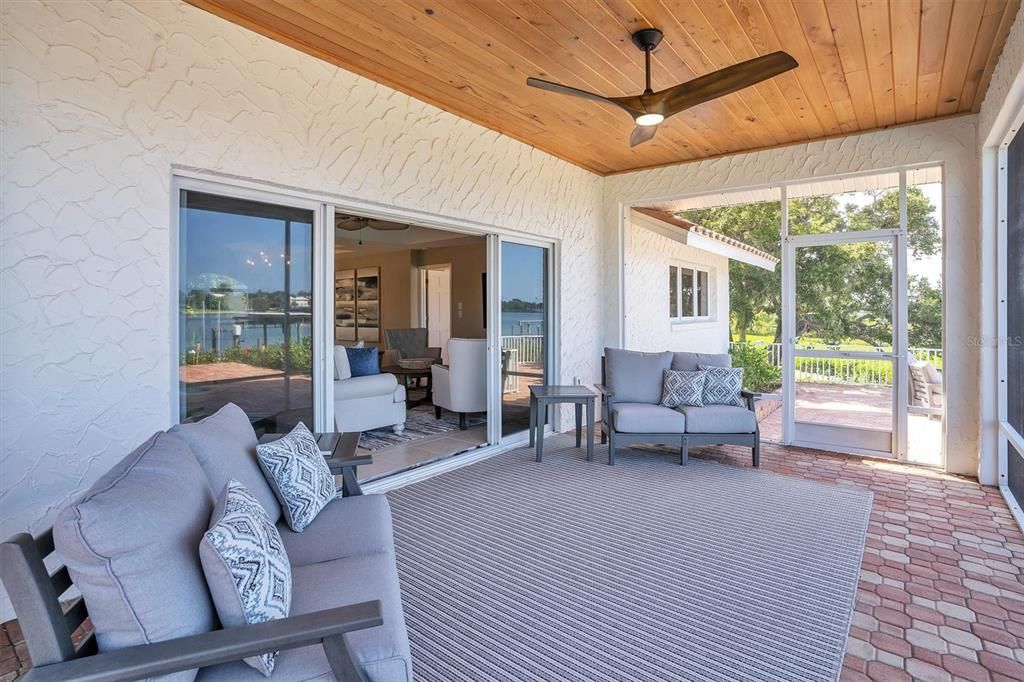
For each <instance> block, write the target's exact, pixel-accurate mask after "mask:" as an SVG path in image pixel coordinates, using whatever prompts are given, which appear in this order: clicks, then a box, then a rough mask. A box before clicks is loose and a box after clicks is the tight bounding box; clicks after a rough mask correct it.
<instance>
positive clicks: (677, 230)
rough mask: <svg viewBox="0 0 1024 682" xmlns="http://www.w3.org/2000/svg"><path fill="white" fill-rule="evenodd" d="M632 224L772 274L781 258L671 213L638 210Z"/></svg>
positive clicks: (631, 218) (633, 214) (632, 216)
mask: <svg viewBox="0 0 1024 682" xmlns="http://www.w3.org/2000/svg"><path fill="white" fill-rule="evenodd" d="M630 222H632V223H633V224H634V225H636V226H637V227H643V228H645V229H648V230H651V231H652V232H656V233H658V234H660V235H662V236H663V237H667V238H669V239H672V240H673V241H677V242H679V243H680V244H686V245H687V246H692V247H693V248H695V249H700V250H701V251H707V252H708V253H713V254H716V255H718V256H725V257H726V258H729V259H731V260H736V261H740V262H741V263H747V264H748V265H753V266H755V267H759V268H764V269H765V270H768V271H774V270H775V266H776V265H777V264H778V263H779V259H778V258H775V257H774V256H772V255H771V254H768V253H765V252H764V251H761V250H759V249H755V248H754V247H752V246H750V245H749V244H744V243H743V242H741V241H739V240H736V239H733V238H732V237H726V236H725V235H723V234H719V233H718V232H713V231H711V230H708V229H706V228H703V227H701V226H700V225H696V224H694V223H691V222H689V221H688V220H682V219H681V218H676V217H675V216H673V215H671V214H668V213H664V212H660V211H654V210H652V209H647V208H634V209H633V210H631V211H630Z"/></svg>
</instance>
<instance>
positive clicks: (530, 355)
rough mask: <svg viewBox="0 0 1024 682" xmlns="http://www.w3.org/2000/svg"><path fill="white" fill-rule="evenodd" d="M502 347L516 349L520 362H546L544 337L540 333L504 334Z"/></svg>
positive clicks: (503, 348)
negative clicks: (528, 334) (527, 334)
mask: <svg viewBox="0 0 1024 682" xmlns="http://www.w3.org/2000/svg"><path fill="white" fill-rule="evenodd" d="M501 349H502V350H512V351H515V355H516V359H517V360H518V361H519V362H533V363H543V362H544V337H543V336H542V335H540V334H536V335H530V336H503V337H501Z"/></svg>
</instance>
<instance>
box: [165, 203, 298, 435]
mask: <svg viewBox="0 0 1024 682" xmlns="http://www.w3.org/2000/svg"><path fill="white" fill-rule="evenodd" d="M179 201H180V204H179V206H180V216H179V259H180V262H179V270H178V284H179V285H178V337H179V338H178V381H179V401H180V408H179V419H180V420H181V421H183V422H186V421H196V420H198V419H201V418H203V417H205V416H207V415H209V414H212V413H213V412H216V411H217V410H218V409H220V408H221V407H222V406H223V405H225V404H227V403H229V402H233V403H235V404H237V405H238V406H239V407H241V408H242V409H243V410H244V411H245V413H246V414H247V415H248V416H249V419H250V420H251V421H252V423H253V426H254V427H255V428H256V430H257V432H283V431H288V430H290V429H291V428H292V427H293V426H295V424H297V423H298V422H300V421H302V422H304V423H305V424H306V425H307V426H309V427H310V428H313V402H314V401H313V396H314V390H313V357H314V355H313V347H314V342H313V336H314V332H313V310H314V307H313V304H314V301H313V256H314V254H313V225H314V215H315V212H314V211H313V210H311V209H303V208H293V207H289V206H279V205H274V204H269V203H261V202H257V201H251V200H248V199H239V198H234V197H225V196H217V195H214V194H206V193H202V192H197V191H191V190H182V191H181V193H180V197H179Z"/></svg>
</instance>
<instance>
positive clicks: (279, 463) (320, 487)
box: [256, 422, 338, 533]
mask: <svg viewBox="0 0 1024 682" xmlns="http://www.w3.org/2000/svg"><path fill="white" fill-rule="evenodd" d="M256 454H257V455H258V459H259V461H260V468H262V469H263V474H264V475H265V476H266V477H267V481H268V482H269V483H270V487H271V488H273V489H274V494H276V495H277V499H278V501H280V502H281V511H283V512H284V520H285V521H286V522H287V523H288V527H289V528H291V529H292V530H293V531H295V532H296V533H301V532H302V531H303V530H304V529H305V528H306V526H308V525H309V524H310V523H312V522H313V519H315V518H316V515H317V514H319V513H320V510H321V509H323V508H324V507H326V506H327V503H328V502H330V501H331V500H333V499H334V498H335V497H337V495H338V491H337V488H336V487H335V485H334V475H333V474H331V469H330V467H328V466H327V461H326V460H325V459H324V455H323V453H322V452H321V451H320V447H319V446H318V445H317V444H316V438H314V437H313V434H312V433H310V432H309V429H307V428H306V425H305V424H303V423H302V422H299V425H298V426H296V427H295V428H294V429H292V430H291V433H289V434H288V435H287V436H285V437H283V438H280V439H278V440H275V441H273V442H270V443H263V444H261V445H258V446H257V447H256Z"/></svg>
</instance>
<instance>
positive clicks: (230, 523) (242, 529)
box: [199, 480, 292, 677]
mask: <svg viewBox="0 0 1024 682" xmlns="http://www.w3.org/2000/svg"><path fill="white" fill-rule="evenodd" d="M199 559H200V561H201V562H202V565H203V574H204V575H205V576H206V584H207V586H209V588H210V595H211V596H212V597H213V605H214V607H215V608H216V609H217V616H218V617H219V618H220V622H221V624H222V625H223V626H224V627H226V628H233V627H240V626H242V625H253V624H255V623H264V622H266V621H269V620H276V619H278V618H287V617H288V613H289V611H290V610H291V604H292V567H291V563H290V562H289V561H288V554H287V553H286V552H285V549H284V543H282V542H281V534H280V533H278V532H277V528H276V527H275V526H274V524H273V523H272V522H271V520H270V517H269V516H268V515H267V512H266V510H264V509H263V506H262V505H261V504H260V503H259V502H258V501H257V500H256V498H255V497H253V496H252V493H250V492H249V490H248V489H247V488H246V487H245V486H244V485H242V484H241V483H239V482H238V481H235V480H231V481H228V483H227V485H225V486H224V491H223V492H222V493H221V495H220V499H218V501H217V506H216V507H214V510H213V516H212V517H211V518H210V527H209V530H207V531H206V533H205V534H204V535H203V539H202V541H201V542H200V543H199ZM276 657H277V653H276V652H275V653H266V654H259V655H257V656H250V657H249V658H246V659H245V662H246V663H247V664H248V665H250V666H252V667H253V668H255V669H256V670H258V671H260V672H261V673H263V675H265V676H267V677H270V674H271V673H273V672H274V662H275V658H276Z"/></svg>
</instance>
